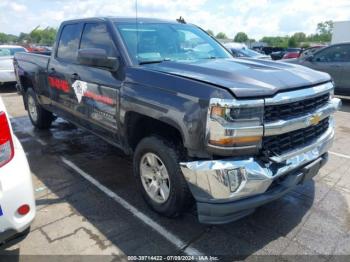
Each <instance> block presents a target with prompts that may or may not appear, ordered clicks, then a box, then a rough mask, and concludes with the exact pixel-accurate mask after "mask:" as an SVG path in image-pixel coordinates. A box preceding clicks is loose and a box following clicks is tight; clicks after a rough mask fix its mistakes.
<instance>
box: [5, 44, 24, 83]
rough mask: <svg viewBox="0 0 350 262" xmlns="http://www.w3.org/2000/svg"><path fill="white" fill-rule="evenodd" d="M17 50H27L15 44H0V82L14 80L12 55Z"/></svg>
mask: <svg viewBox="0 0 350 262" xmlns="http://www.w3.org/2000/svg"><path fill="white" fill-rule="evenodd" d="M17 52H27V50H26V49H25V48H24V47H22V46H17V45H0V84H3V83H8V82H16V76H15V72H14V68H13V56H14V55H15V53H17Z"/></svg>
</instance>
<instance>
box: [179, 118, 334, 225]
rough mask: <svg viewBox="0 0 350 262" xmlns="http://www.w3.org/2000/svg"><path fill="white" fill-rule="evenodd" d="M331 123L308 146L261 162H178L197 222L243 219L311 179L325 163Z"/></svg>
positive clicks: (330, 135) (236, 160)
mask: <svg viewBox="0 0 350 262" xmlns="http://www.w3.org/2000/svg"><path fill="white" fill-rule="evenodd" d="M333 138H334V124H333V121H331V123H330V126H329V128H328V130H327V131H326V132H325V133H324V134H323V135H322V136H321V137H319V138H318V139H317V141H315V142H314V143H313V144H312V145H310V146H307V147H305V148H302V149H300V150H296V151H293V152H292V153H289V154H288V155H286V156H285V157H284V156H280V157H278V158H275V159H271V162H269V163H265V162H263V161H261V160H259V159H258V158H254V157H250V158H245V159H239V158H232V159H231V158H230V159H221V160H207V161H194V162H186V163H180V166H181V170H182V172H183V174H184V176H185V178H186V180H187V182H188V184H189V187H190V189H191V192H192V194H193V196H194V198H195V199H196V201H197V210H198V217H199V221H200V222H202V223H210V224H220V223H227V222H230V221H234V220H237V219H239V218H241V217H244V216H246V215H248V214H250V213H251V212H253V211H254V209H255V208H256V207H258V206H261V205H263V204H266V203H268V202H270V201H273V200H275V199H277V198H280V197H282V196H283V195H284V194H286V193H287V192H288V191H290V190H291V189H292V188H293V187H294V186H295V185H297V184H299V183H301V182H302V181H304V180H306V179H309V178H312V177H313V176H314V175H316V174H317V172H318V170H319V168H320V167H321V166H323V165H324V164H325V163H326V161H327V151H328V149H329V148H330V146H331V145H332V142H333Z"/></svg>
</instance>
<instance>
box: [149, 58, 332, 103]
mask: <svg viewBox="0 0 350 262" xmlns="http://www.w3.org/2000/svg"><path fill="white" fill-rule="evenodd" d="M144 67H146V68H148V69H149V70H154V71H159V72H163V73H166V74H171V75H176V76H180V77H184V78H189V79H192V80H197V81H201V82H205V83H208V84H213V85H215V86H219V87H222V88H226V89H229V90H230V91H231V92H232V93H233V94H234V95H235V96H236V97H238V98H243V97H266V96H273V95H274V94H276V93H277V92H280V91H286V90H290V89H296V88H301V87H306V86H310V85H316V84H319V83H324V82H327V81H330V80H331V78H330V76H329V75H328V74H326V73H322V72H318V71H314V70H312V69H309V68H306V67H303V66H300V65H294V64H287V63H282V62H273V61H268V60H258V59H249V60H243V59H206V60H200V61H194V62H186V63H183V62H172V61H164V62H162V63H158V64H147V65H144Z"/></svg>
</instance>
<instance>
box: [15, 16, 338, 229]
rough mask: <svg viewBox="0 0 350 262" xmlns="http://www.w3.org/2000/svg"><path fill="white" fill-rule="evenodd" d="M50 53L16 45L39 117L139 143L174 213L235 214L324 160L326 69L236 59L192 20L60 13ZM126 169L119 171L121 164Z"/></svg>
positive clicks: (153, 195)
mask: <svg viewBox="0 0 350 262" xmlns="http://www.w3.org/2000/svg"><path fill="white" fill-rule="evenodd" d="M57 37H58V38H57V39H56V44H55V47H54V50H53V52H52V55H51V57H49V56H45V55H39V54H30V53H27V54H25V53H21V54H16V55H15V62H14V63H15V68H16V76H17V80H18V89H19V91H20V92H21V93H22V95H23V99H24V105H25V108H26V109H27V110H28V114H29V118H30V119H31V122H32V124H33V125H34V126H35V127H37V128H41V129H45V128H49V127H50V125H51V123H52V121H53V120H54V117H53V114H55V115H57V116H60V117H62V118H64V119H66V120H68V121H69V122H72V123H74V124H75V125H77V126H80V127H82V128H85V129H86V130H89V131H90V132H92V133H94V134H96V135H98V136H100V137H101V138H103V139H104V140H106V141H108V142H109V143H111V144H113V145H115V146H117V147H119V148H121V149H122V150H123V151H124V152H125V153H126V154H129V155H133V167H134V175H135V177H136V182H137V188H138V189H139V190H140V191H141V193H142V196H143V197H144V199H145V201H146V202H147V203H148V204H149V206H150V207H151V208H152V209H153V210H155V211H156V212H158V213H160V214H163V215H165V216H169V217H174V216H176V215H179V214H181V212H183V211H184V210H185V209H186V207H187V206H188V205H189V204H190V203H191V202H192V201H191V200H192V198H194V199H195V201H196V203H197V212H198V216H199V220H200V221H201V222H203V223H214V224H215V223H226V222H229V221H233V220H236V219H239V218H241V217H243V216H246V215H248V214H250V213H252V212H253V211H254V209H255V208H257V207H258V206H261V205H263V204H265V203H268V202H270V201H273V200H275V199H277V198H280V197H281V196H283V195H284V194H286V193H287V192H288V191H290V190H291V189H292V188H294V186H296V185H298V184H300V183H303V182H304V181H306V180H308V179H311V178H312V177H313V176H315V175H316V174H317V172H318V170H319V169H320V168H321V166H323V165H324V163H325V162H326V160H327V150H328V148H329V147H330V145H331V143H332V140H333V136H334V126H333V118H332V114H333V113H334V112H335V111H336V110H337V109H338V107H339V106H340V100H339V99H337V98H333V97H332V96H331V94H332V92H333V84H332V82H331V78H330V77H329V75H328V74H326V73H322V72H318V71H314V70H311V69H308V68H303V67H300V66H298V65H293V64H286V63H275V62H272V61H268V60H258V59H249V60H248V59H241V60H239V59H233V58H232V56H231V55H230V54H229V52H228V51H227V50H226V49H225V48H223V47H222V46H221V45H220V44H219V43H218V42H217V41H216V40H214V39H213V38H212V37H210V36H209V35H208V34H207V33H206V32H205V31H204V30H201V29H200V28H198V27H196V26H194V25H189V24H185V23H183V22H172V21H165V20H157V19H145V18H138V20H137V21H136V20H135V19H133V18H95V19H81V20H71V21H66V22H63V24H62V25H61V27H60V29H59V32H58V34H57ZM116 179H117V171H116Z"/></svg>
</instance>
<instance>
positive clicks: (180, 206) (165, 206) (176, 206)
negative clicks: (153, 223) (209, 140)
mask: <svg viewBox="0 0 350 262" xmlns="http://www.w3.org/2000/svg"><path fill="white" fill-rule="evenodd" d="M182 155H183V154H181V150H179V148H177V147H176V146H174V145H173V144H171V143H170V142H169V141H167V140H165V139H163V138H161V137H155V136H152V137H146V138H144V139H142V140H141V141H140V142H139V144H138V145H137V147H136V150H135V153H134V158H133V168H134V175H135V178H136V183H137V185H138V188H139V190H140V191H141V193H142V196H143V198H144V199H145V201H146V203H147V204H148V205H149V206H150V207H151V208H152V209H153V210H154V211H156V212H157V213H159V214H161V215H164V216H167V217H176V216H178V215H180V214H181V213H182V212H183V211H184V210H185V209H186V208H188V207H189V206H190V205H191V204H192V203H193V198H192V195H191V193H190V191H189V188H188V185H187V182H186V180H185V178H184V176H183V174H182V171H181V169H180V165H179V162H180V161H181V160H182ZM150 156H155V157H158V159H159V160H160V162H161V164H163V165H164V167H165V169H166V171H167V172H166V173H167V174H168V179H167V181H166V180H163V182H160V183H161V186H160V188H163V187H164V184H166V185H168V186H169V193H168V197H167V198H166V199H165V198H164V197H162V196H164V195H166V194H161V191H162V190H161V189H159V199H157V200H155V197H151V196H150V194H149V193H148V192H147V190H146V187H147V186H145V184H146V182H145V180H146V179H145V177H144V176H145V175H144V174H145V172H144V170H149V169H148V166H147V167H146V169H144V168H143V167H144V165H145V163H146V164H147V165H148V164H149V162H150V161H149V160H148V157H150ZM160 162H159V161H158V164H160ZM161 169H162V168H161ZM149 173H151V172H149ZM149 173H147V177H148V174H149ZM161 173H162V174H165V171H164V169H162V172H161ZM164 177H166V176H163V178H164ZM147 180H148V181H149V182H150V183H149V185H150V184H151V183H152V182H154V180H149V179H148V178H147ZM151 181H152V182H151ZM164 181H165V182H169V183H164ZM162 185H163V186H162ZM150 191H151V190H150ZM165 191H166V190H165ZM163 193H164V190H163ZM157 197H158V196H157ZM161 198H163V199H162V200H163V201H160V200H161Z"/></svg>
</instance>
